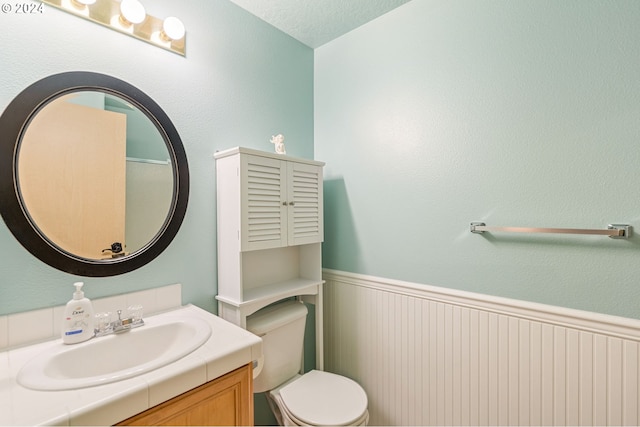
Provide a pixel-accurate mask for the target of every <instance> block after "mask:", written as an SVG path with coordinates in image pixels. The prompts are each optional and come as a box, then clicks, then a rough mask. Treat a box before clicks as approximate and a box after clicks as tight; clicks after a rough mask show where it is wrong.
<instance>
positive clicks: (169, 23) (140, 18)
mask: <svg viewBox="0 0 640 427" xmlns="http://www.w3.org/2000/svg"><path fill="white" fill-rule="evenodd" d="M41 1H42V2H43V3H46V4H48V5H51V6H54V7H56V8H58V9H60V10H63V11H65V12H68V13H70V14H72V15H76V16H80V17H82V18H84V19H87V20H89V21H92V22H95V23H97V24H101V25H104V26H105V27H108V28H111V29H112V30H116V31H118V32H121V33H123V34H128V35H130V36H132V37H135V38H137V39H139V40H142V41H145V42H147V43H150V44H152V45H155V46H158V47H161V48H163V49H167V50H169V51H171V52H174V53H177V54H179V55H182V56H185V50H186V31H185V27H184V24H183V23H182V21H180V20H179V19H178V18H176V17H173V16H172V17H169V18H166V19H160V18H157V17H155V16H151V15H148V14H147V13H146V10H145V7H144V5H143V4H142V3H141V2H140V0H41Z"/></svg>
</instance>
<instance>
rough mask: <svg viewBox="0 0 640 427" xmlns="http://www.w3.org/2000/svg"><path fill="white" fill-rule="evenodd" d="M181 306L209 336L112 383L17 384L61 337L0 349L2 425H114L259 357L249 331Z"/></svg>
mask: <svg viewBox="0 0 640 427" xmlns="http://www.w3.org/2000/svg"><path fill="white" fill-rule="evenodd" d="M181 310H185V312H184V313H187V312H188V313H190V314H191V315H196V316H197V317H199V318H202V319H203V320H205V321H206V322H208V323H209V324H210V325H211V331H212V332H211V336H210V337H209V339H208V340H207V341H206V342H205V343H204V344H203V345H202V346H201V347H199V348H198V349H196V350H195V351H193V352H192V353H190V354H188V355H187V356H185V357H183V358H182V359H180V360H177V361H176V362H173V363H171V364H169V365H167V366H164V367H161V368H158V369H156V370H154V371H151V372H148V373H146V374H142V375H139V376H136V377H133V378H130V379H127V380H123V381H119V382H114V383H111V384H105V385H100V386H95V387H87V388H83V389H76V390H65V391H36V390H30V389H27V388H25V387H22V386H21V385H19V384H18V383H17V382H16V377H17V375H18V372H20V369H21V368H22V367H23V366H24V364H25V363H27V362H28V361H29V360H31V359H32V358H33V357H34V356H36V355H38V354H40V353H42V352H46V351H53V350H54V349H57V348H59V347H60V346H64V344H62V340H61V339H57V340H52V341H47V342H44V343H40V344H35V345H31V346H27V347H22V348H17V349H14V350H9V351H5V352H1V353H0V425H112V424H114V423H117V422H119V421H122V420H124V419H126V418H129V417H131V416H133V415H135V414H138V413H140V412H142V411H144V410H146V409H148V408H151V407H153V406H156V405H158V404H160V403H162V402H164V401H167V400H169V399H171V398H173V397H175V396H177V395H179V394H182V393H184V392H185V391H188V390H191V389H192V388H195V387H197V386H199V385H202V384H204V383H206V382H208V381H211V380H213V379H215V378H218V377H220V376H221V375H224V374H226V373H227V372H230V371H232V370H234V369H236V368H239V367H241V366H243V365H246V364H247V363H250V362H251V361H253V360H257V359H258V358H260V357H261V356H262V340H261V339H260V338H258V337H257V336H255V335H253V334H252V333H250V332H248V331H246V330H244V329H241V328H239V327H237V326H235V325H233V324H231V323H229V322H227V321H225V320H223V319H221V318H219V317H218V316H215V315H213V314H211V313H209V312H207V311H205V310H202V309H200V308H198V307H195V306H192V305H187V306H184V307H181V308H179V309H177V310H174V311H172V312H171V313H172V314H179V313H180V311H181ZM150 317H153V316H150ZM94 339H100V338H94ZM114 357H126V355H117V354H114ZM87 363H91V361H90V360H88V361H87Z"/></svg>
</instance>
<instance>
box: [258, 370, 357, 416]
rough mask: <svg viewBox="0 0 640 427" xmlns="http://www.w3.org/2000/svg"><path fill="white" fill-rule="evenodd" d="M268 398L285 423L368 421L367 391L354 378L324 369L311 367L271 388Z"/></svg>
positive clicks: (274, 411)
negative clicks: (305, 371) (307, 370)
mask: <svg viewBox="0 0 640 427" xmlns="http://www.w3.org/2000/svg"><path fill="white" fill-rule="evenodd" d="M267 400H268V401H269V405H270V406H271V409H272V411H273V413H274V414H275V415H276V418H277V419H278V422H279V423H280V424H281V425H285V426H302V425H323V426H347V425H348V426H361V425H367V422H368V421H369V412H368V411H367V395H366V393H365V392H364V390H363V389H362V387H360V385H359V384H358V383H356V382H355V381H353V380H351V379H349V378H346V377H343V376H340V375H336V374H332V373H330V372H323V371H315V370H314V371H310V372H307V373H306V374H304V375H297V376H296V377H294V378H293V379H292V380H290V381H287V382H286V383H285V384H283V385H281V386H279V387H277V388H276V389H274V390H271V391H270V392H269V393H268V394H267Z"/></svg>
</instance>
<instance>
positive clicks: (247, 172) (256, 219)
mask: <svg viewBox="0 0 640 427" xmlns="http://www.w3.org/2000/svg"><path fill="white" fill-rule="evenodd" d="M241 158H242V160H241V162H242V164H241V167H240V170H241V188H242V197H241V203H242V207H241V211H242V220H241V231H240V235H241V250H242V251H252V250H258V249H271V248H278V247H282V246H287V207H288V206H287V204H286V200H287V199H286V191H287V185H286V179H287V173H286V163H287V162H285V161H282V160H277V159H271V158H266V157H259V156H253V155H244V156H242V157H241Z"/></svg>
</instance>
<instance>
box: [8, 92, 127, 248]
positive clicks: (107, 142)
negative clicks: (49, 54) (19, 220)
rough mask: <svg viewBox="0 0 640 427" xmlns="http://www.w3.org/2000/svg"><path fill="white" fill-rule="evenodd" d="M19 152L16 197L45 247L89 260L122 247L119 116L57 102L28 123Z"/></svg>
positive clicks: (122, 123) (122, 122)
mask: <svg viewBox="0 0 640 427" xmlns="http://www.w3.org/2000/svg"><path fill="white" fill-rule="evenodd" d="M19 150H20V151H19V157H18V179H19V188H20V194H21V196H22V198H23V201H24V204H25V206H26V208H27V211H28V213H29V215H30V216H31V218H32V220H33V222H34V223H35V224H37V225H38V228H40V230H41V231H42V232H43V234H44V235H46V236H47V237H48V238H49V240H50V241H52V242H53V243H54V244H56V245H57V246H59V247H60V248H62V249H64V250H65V251H67V252H70V253H72V254H75V255H78V256H81V257H84V258H88V259H101V258H104V257H105V254H103V252H102V251H103V249H106V248H109V247H110V246H111V244H112V243H114V242H120V243H122V244H123V246H124V245H125V203H126V195H125V192H126V116H125V115H124V114H121V113H116V112H111V111H105V110H102V109H97V108H91V107H88V106H85V105H78V104H74V103H70V102H68V98H67V97H63V98H59V99H57V100H56V101H54V102H52V103H51V104H49V105H47V106H46V108H43V109H42V110H40V112H39V113H38V114H37V115H36V117H35V118H34V120H33V121H32V122H31V123H30V124H29V126H28V128H27V131H26V133H25V136H24V138H23V140H22V143H21V145H20V148H19ZM107 254H108V253H107Z"/></svg>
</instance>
